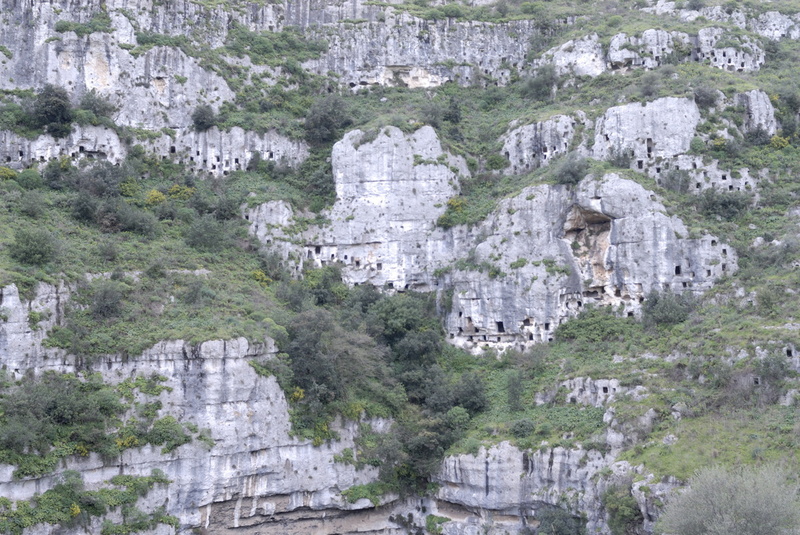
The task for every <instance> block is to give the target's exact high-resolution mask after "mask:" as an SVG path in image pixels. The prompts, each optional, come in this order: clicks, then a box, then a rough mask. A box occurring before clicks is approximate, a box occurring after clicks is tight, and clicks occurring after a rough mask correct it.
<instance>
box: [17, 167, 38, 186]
mask: <svg viewBox="0 0 800 535" xmlns="http://www.w3.org/2000/svg"><path fill="white" fill-rule="evenodd" d="M14 180H16V181H17V184H19V185H20V186H22V187H23V188H25V189H38V188H41V187H42V186H43V185H44V184H43V182H42V176H41V175H40V174H39V172H38V171H37V170H36V169H25V170H24V171H22V172H20V174H19V175H17V177H16V178H15V179H14Z"/></svg>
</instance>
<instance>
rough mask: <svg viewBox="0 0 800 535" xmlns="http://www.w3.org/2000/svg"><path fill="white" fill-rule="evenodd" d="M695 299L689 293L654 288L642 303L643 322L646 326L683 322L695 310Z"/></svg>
mask: <svg viewBox="0 0 800 535" xmlns="http://www.w3.org/2000/svg"><path fill="white" fill-rule="evenodd" d="M694 307H695V300H694V297H693V296H692V295H691V294H689V293H686V294H674V293H672V292H671V291H667V292H658V291H657V290H653V291H652V292H650V293H649V294H648V295H647V298H646V299H645V301H644V305H642V322H643V323H644V324H645V326H649V327H654V326H659V327H660V326H668V325H675V324H678V323H683V322H684V321H686V319H687V318H688V317H689V314H690V313H691V312H692V311H693V310H694Z"/></svg>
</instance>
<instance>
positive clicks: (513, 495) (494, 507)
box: [437, 442, 611, 534]
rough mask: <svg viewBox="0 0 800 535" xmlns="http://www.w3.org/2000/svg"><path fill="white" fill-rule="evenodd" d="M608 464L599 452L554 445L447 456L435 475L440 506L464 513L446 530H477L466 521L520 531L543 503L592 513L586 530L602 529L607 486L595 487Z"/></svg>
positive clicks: (506, 445) (508, 446) (496, 530)
mask: <svg viewBox="0 0 800 535" xmlns="http://www.w3.org/2000/svg"><path fill="white" fill-rule="evenodd" d="M609 464H611V463H610V462H609V459H606V458H604V457H603V455H601V454H600V453H599V452H597V451H585V450H582V449H574V450H568V449H564V448H560V447H557V448H545V449H543V450H541V449H540V450H537V451H535V452H530V451H527V452H523V451H521V450H519V449H517V448H515V447H514V446H512V445H511V444H509V443H508V442H503V443H500V444H498V445H496V446H492V447H491V448H488V449H486V448H481V449H480V451H479V452H478V454H477V455H468V454H465V455H454V456H451V457H448V458H447V459H446V460H445V462H444V463H443V465H442V470H441V472H440V473H439V476H438V478H437V479H438V482H439V483H440V484H441V487H440V489H439V492H438V494H437V498H438V499H439V504H438V505H439V509H440V511H448V508H449V509H454V508H453V506H452V505H449V504H456V505H458V506H461V507H462V508H463V512H462V513H461V514H462V515H463V517H462V518H460V519H459V522H457V523H456V522H454V523H452V524H450V523H448V524H446V525H445V531H444V533H447V534H460V533H480V532H479V531H475V532H471V531H466V530H464V527H466V526H465V524H466V525H467V526H469V525H479V524H483V525H484V526H486V528H488V529H491V531H489V533H498V534H499V533H504V532H505V533H519V531H520V529H521V528H523V527H525V526H531V527H534V526H536V525H538V520H537V518H536V511H537V510H540V509H542V508H543V506H545V505H546V504H561V505H562V506H566V507H567V509H569V510H571V511H572V512H574V513H576V514H578V511H593V512H596V516H590V517H589V518H587V520H588V523H587V533H605V532H606V531H605V529H603V528H605V518H604V514H603V513H601V512H600V511H602V506H601V504H600V496H601V495H602V492H603V490H605V485H604V484H602V483H601V484H600V485H598V484H597V483H596V481H597V479H598V478H597V477H596V476H597V473H598V472H599V471H600V470H602V469H603V468H606V467H607V466H609ZM442 502H446V504H447V505H446V504H444V503H442ZM451 514H452V513H451ZM590 514H593V515H595V513H590ZM453 516H456V515H453ZM606 529H607V528H606Z"/></svg>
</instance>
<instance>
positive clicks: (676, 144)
mask: <svg viewBox="0 0 800 535" xmlns="http://www.w3.org/2000/svg"><path fill="white" fill-rule="evenodd" d="M699 122H700V110H699V109H698V108H697V104H695V103H694V101H693V100H689V99H686V98H676V97H666V98H660V99H658V100H655V101H653V102H648V103H647V104H645V105H641V104H638V103H634V104H625V105H623V106H616V107H614V108H609V109H608V110H606V112H605V114H603V116H602V117H600V118H599V119H597V121H596V124H595V136H594V145H593V147H592V152H593V155H594V157H595V158H597V159H601V160H604V159H608V158H609V157H611V156H612V155H613V154H614V153H615V152H616V153H620V152H627V153H629V154H632V155H633V159H634V160H636V161H637V166H638V168H639V169H642V168H643V164H644V162H645V161H653V160H655V159H656V158H661V159H665V158H673V157H674V156H677V155H679V154H683V153H685V152H687V151H688V150H689V145H690V144H691V141H692V138H693V137H694V136H695V131H696V128H697V125H698V123H699ZM638 162H641V165H639V164H638Z"/></svg>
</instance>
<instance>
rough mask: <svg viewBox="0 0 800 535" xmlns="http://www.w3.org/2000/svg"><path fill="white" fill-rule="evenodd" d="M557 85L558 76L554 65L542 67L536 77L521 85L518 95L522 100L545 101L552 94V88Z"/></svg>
mask: <svg viewBox="0 0 800 535" xmlns="http://www.w3.org/2000/svg"><path fill="white" fill-rule="evenodd" d="M557 84H558V75H557V74H556V68H555V66H554V65H551V64H547V65H542V66H541V67H539V69H538V70H537V71H536V75H535V76H533V77H531V78H528V79H527V80H525V81H524V82H523V83H522V87H521V89H520V94H521V95H522V98H526V99H531V100H547V99H549V98H550V97H551V95H552V94H553V88H554V87H555V86H556V85H557Z"/></svg>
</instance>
